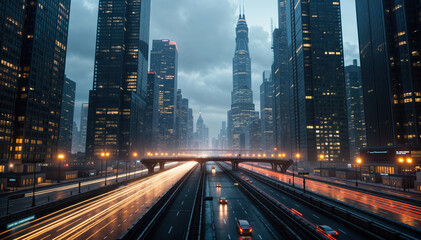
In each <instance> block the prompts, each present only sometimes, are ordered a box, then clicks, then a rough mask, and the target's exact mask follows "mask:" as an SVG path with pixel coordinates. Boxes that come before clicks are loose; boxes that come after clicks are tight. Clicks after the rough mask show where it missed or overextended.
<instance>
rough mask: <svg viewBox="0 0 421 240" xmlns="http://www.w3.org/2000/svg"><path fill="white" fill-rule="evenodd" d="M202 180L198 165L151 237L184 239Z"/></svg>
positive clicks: (157, 239) (159, 239)
mask: <svg viewBox="0 0 421 240" xmlns="http://www.w3.org/2000/svg"><path fill="white" fill-rule="evenodd" d="M199 180H200V167H197V168H196V169H195V171H194V172H193V173H192V175H191V176H190V177H189V179H188V180H187V182H186V184H185V185H184V186H183V188H182V189H181V190H180V191H179V192H178V193H177V196H176V197H175V199H174V201H173V202H172V203H171V205H170V206H169V209H168V211H167V213H166V214H165V217H164V218H163V220H162V221H161V222H159V224H158V226H156V228H155V229H154V232H153V234H152V236H151V239H156V240H165V239H168V240H178V239H180V240H181V239H184V236H185V234H186V233H187V227H188V223H189V220H190V214H191V212H192V208H193V204H194V200H195V197H196V190H197V187H198V184H199Z"/></svg>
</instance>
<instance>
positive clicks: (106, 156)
mask: <svg viewBox="0 0 421 240" xmlns="http://www.w3.org/2000/svg"><path fill="white" fill-rule="evenodd" d="M109 156H110V153H109V152H101V157H103V158H104V159H105V180H104V184H105V186H107V172H108V171H107V170H108V169H107V168H108V165H107V163H108V157H109Z"/></svg>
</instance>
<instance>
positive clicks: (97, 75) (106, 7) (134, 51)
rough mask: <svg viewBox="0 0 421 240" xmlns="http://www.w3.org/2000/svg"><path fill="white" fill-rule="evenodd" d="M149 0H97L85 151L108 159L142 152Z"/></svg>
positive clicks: (96, 157) (87, 153) (90, 155)
mask: <svg viewBox="0 0 421 240" xmlns="http://www.w3.org/2000/svg"><path fill="white" fill-rule="evenodd" d="M150 7H151V2H150V0H146V1H141V0H128V1H119V0H100V1H99V12H98V26H97V37H96V38H97V41H96V51H95V68H94V83H93V90H91V91H90V95H89V111H88V125H87V136H86V155H87V157H88V159H99V158H100V155H101V152H104V151H107V152H110V155H111V156H112V157H113V158H114V159H123V160H124V159H128V158H130V156H131V154H132V152H138V153H142V152H143V151H144V149H143V144H142V140H143V139H142V128H143V123H144V112H145V107H146V103H145V97H146V88H147V73H148V72H147V64H148V42H149V26H150Z"/></svg>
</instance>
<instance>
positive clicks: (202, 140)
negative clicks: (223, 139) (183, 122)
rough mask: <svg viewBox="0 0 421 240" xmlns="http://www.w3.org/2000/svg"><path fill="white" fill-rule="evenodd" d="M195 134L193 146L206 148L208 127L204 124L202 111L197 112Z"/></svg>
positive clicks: (207, 145)
mask: <svg viewBox="0 0 421 240" xmlns="http://www.w3.org/2000/svg"><path fill="white" fill-rule="evenodd" d="M194 135H195V137H194V138H195V139H194V142H195V144H194V145H195V146H194V147H195V148H198V149H206V148H208V147H209V128H208V127H207V126H206V125H205V123H204V121H203V118H202V113H200V114H199V118H197V122H196V132H195V133H194Z"/></svg>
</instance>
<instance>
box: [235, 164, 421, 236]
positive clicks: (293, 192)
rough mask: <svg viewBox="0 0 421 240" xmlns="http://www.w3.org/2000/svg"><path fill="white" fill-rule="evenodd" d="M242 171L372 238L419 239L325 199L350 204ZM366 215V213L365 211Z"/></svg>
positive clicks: (248, 171) (416, 233)
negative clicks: (358, 229) (364, 232)
mask: <svg viewBox="0 0 421 240" xmlns="http://www.w3.org/2000/svg"><path fill="white" fill-rule="evenodd" d="M241 171H244V172H247V173H248V174H250V175H252V176H253V177H254V178H256V179H259V180H260V181H262V182H263V183H265V184H267V185H269V186H271V187H273V188H275V189H277V190H278V191H281V192H283V193H285V194H287V195H288V196H290V197H293V198H294V199H296V200H297V201H300V202H301V203H303V204H306V205H308V206H310V207H314V208H316V209H319V210H322V211H324V212H325V213H329V214H330V216H332V217H335V218H337V219H339V220H342V221H343V222H345V223H348V224H350V225H351V226H352V225H354V226H356V227H358V228H360V229H361V230H364V231H366V233H369V234H371V235H372V237H377V238H384V239H392V240H415V239H418V238H417V237H412V236H409V235H407V234H404V233H402V232H399V231H396V230H394V229H391V228H389V227H387V226H385V225H383V224H380V223H377V222H374V221H372V220H369V219H367V218H364V217H362V216H360V215H358V214H355V213H352V212H349V211H347V210H345V209H343V208H341V207H338V206H335V205H333V204H329V203H326V202H325V201H324V200H323V199H327V200H328V201H334V202H335V203H337V204H339V205H342V206H345V207H350V206H349V205H348V204H345V203H342V202H339V201H335V200H334V199H331V198H328V197H325V196H323V195H320V194H316V193H310V194H311V195H316V196H317V197H312V196H310V194H309V193H308V192H307V193H303V192H302V191H298V190H297V189H293V188H291V187H290V186H287V185H286V183H283V182H279V181H276V180H274V179H272V178H270V177H267V176H263V175H260V174H257V173H255V172H252V171H250V170H247V169H241ZM352 208H353V209H354V210H357V211H363V210H361V209H357V208H356V207H352ZM364 213H366V211H364ZM370 215H372V216H374V217H379V216H377V215H375V214H374V213H371V214H370ZM381 219H382V220H384V221H389V222H390V223H391V224H398V222H396V221H393V220H389V219H387V218H384V217H381ZM398 225H400V226H401V225H403V224H398ZM401 227H406V226H405V225H403V226H401ZM406 229H407V230H409V231H413V232H414V236H419V234H421V231H420V230H416V229H413V228H412V227H409V226H408V227H406Z"/></svg>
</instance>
